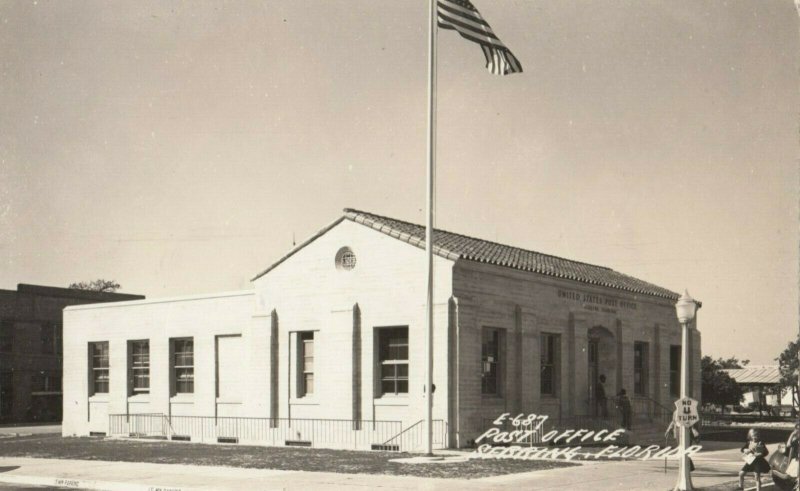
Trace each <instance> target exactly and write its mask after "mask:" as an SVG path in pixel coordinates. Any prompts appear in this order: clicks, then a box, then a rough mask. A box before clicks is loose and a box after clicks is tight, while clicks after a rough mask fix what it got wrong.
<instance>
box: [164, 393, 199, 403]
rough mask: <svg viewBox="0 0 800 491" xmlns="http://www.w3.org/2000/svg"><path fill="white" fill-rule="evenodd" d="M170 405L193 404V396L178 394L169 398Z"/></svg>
mask: <svg viewBox="0 0 800 491" xmlns="http://www.w3.org/2000/svg"><path fill="white" fill-rule="evenodd" d="M169 402H170V403H171V404H194V394H178V395H174V396H172V397H170V398H169Z"/></svg>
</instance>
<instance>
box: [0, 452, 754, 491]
mask: <svg viewBox="0 0 800 491" xmlns="http://www.w3.org/2000/svg"><path fill="white" fill-rule="evenodd" d="M738 454H739V452H738V451H736V450H721V451H716V452H707V453H703V454H701V455H698V456H697V458H695V464H696V466H697V470H696V471H695V472H694V473H693V474H692V476H693V482H694V485H695V487H697V488H703V487H707V486H712V485H715V484H720V483H724V482H729V481H732V480H735V479H736V474H737V471H738V469H739V467H740V466H741V464H740V462H739V455H738ZM422 465H436V464H422ZM16 466H19V467H16ZM676 477H677V470H676V462H674V461H670V462H669V465H668V469H667V472H666V473H665V472H664V461H663V460H660V461H647V462H598V463H595V462H593V463H589V464H586V465H583V466H580V467H569V468H560V469H555V470H548V471H538V472H528V473H521V474H509V475H504V476H495V477H487V478H482V479H470V480H466V479H434V478H419V477H404V476H387V475H367V474H337V473H317V472H297V471H281V470H268V469H243V468H233V467H210V466H193V465H178V464H150V463H130V462H104V461H90V460H56V459H35V458H17V457H8V458H0V482H4V483H11V484H18V485H21V484H27V485H39V486H62V487H70V488H78V489H103V490H115V491H116V490H120V491H139V490H143V491H190V490H210V489H215V490H225V489H231V490H241V489H251V490H284V489H287V490H294V489H297V490H301V489H302V490H305V489H315V490H316V489H330V490H340V489H348V488H349V489H353V488H356V489H376V488H377V489H386V490H393V489H398V490H399V489H426V490H427V489H436V490H447V491H449V490H452V491H456V490H490V489H491V490H494V489H515V490H516V489H530V488H535V489H537V490H548V489H592V490H599V491H602V490H615V491H618V490H622V489H632V490H648V491H658V490H664V491H667V490H671V489H672V487H673V486H674V485H675V480H676ZM768 489H769V488H768Z"/></svg>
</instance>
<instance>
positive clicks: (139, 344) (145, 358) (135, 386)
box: [128, 340, 150, 394]
mask: <svg viewBox="0 0 800 491" xmlns="http://www.w3.org/2000/svg"><path fill="white" fill-rule="evenodd" d="M128 352H129V353H130V372H129V373H130V379H131V385H130V387H131V389H130V391H131V394H149V393H150V341H148V340H141V341H129V342H128Z"/></svg>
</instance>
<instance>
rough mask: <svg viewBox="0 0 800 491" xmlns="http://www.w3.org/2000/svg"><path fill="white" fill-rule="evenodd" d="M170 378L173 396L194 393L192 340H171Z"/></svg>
mask: <svg viewBox="0 0 800 491" xmlns="http://www.w3.org/2000/svg"><path fill="white" fill-rule="evenodd" d="M171 341H172V377H173V381H174V384H175V385H174V387H175V391H174V392H175V394H192V393H194V339H192V338H183V339H172V340H171Z"/></svg>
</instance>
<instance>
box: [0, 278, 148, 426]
mask: <svg viewBox="0 0 800 491" xmlns="http://www.w3.org/2000/svg"><path fill="white" fill-rule="evenodd" d="M142 298H144V297H143V296H141V295H125V294H119V293H98V292H90V291H83V290H73V289H69V288H55V287H49V286H38V285H25V284H20V285H17V289H16V290H0V422H2V423H23V422H35V421H61V409H62V402H61V364H62V317H61V316H62V310H63V309H64V307H67V306H69V305H78V304H85V303H98V302H114V301H120V300H134V299H142Z"/></svg>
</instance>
